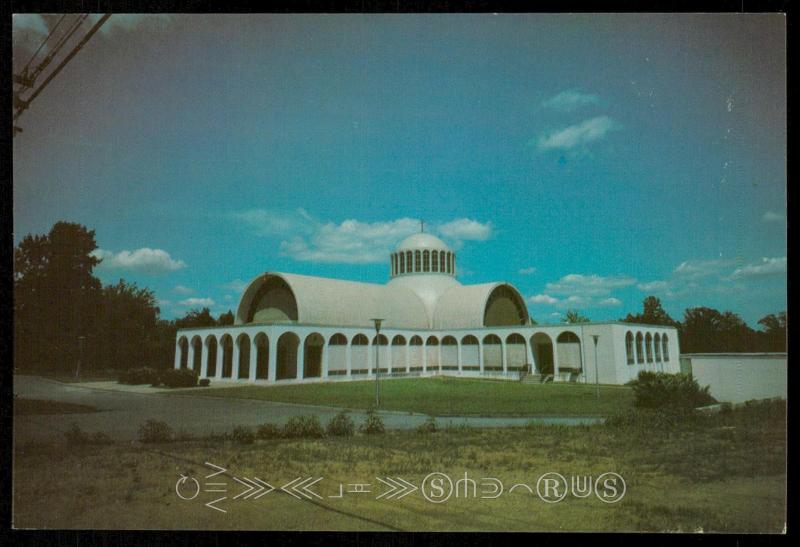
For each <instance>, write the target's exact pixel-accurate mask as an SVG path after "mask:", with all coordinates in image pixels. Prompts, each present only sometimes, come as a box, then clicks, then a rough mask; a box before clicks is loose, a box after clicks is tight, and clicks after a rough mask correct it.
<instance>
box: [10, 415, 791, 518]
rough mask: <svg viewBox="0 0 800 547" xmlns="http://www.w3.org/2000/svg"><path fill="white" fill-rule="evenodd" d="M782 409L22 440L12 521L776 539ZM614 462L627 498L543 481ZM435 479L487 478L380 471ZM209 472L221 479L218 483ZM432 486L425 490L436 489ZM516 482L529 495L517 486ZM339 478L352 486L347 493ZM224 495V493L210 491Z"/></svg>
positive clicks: (781, 499) (781, 501)
mask: <svg viewBox="0 0 800 547" xmlns="http://www.w3.org/2000/svg"><path fill="white" fill-rule="evenodd" d="M774 408H775V407H773V410H772V411H768V412H763V411H762V412H756V413H753V412H750V413H748V412H745V411H741V412H740V411H735V412H734V415H732V416H728V417H719V418H717V417H714V418H710V419H704V421H702V422H700V423H694V424H690V425H680V426H677V427H676V426H675V425H674V424H673V425H670V423H669V422H664V423H663V425H661V422H659V421H652V420H648V421H645V422H642V423H637V422H634V423H632V424H628V425H623V426H610V425H596V426H577V427H563V426H561V427H559V426H531V427H527V428H507V429H489V430H470V429H451V430H445V431H438V432H435V433H422V432H413V431H404V432H391V433H387V434H384V435H374V436H363V435H358V436H355V437H350V438H324V439H315V440H311V439H307V440H302V439H295V440H289V439H276V440H261V441H256V442H255V444H247V445H242V444H236V443H234V442H233V441H231V440H213V441H212V440H195V441H186V442H174V443H165V444H158V445H139V444H130V443H116V444H105V445H95V446H75V445H72V446H69V447H67V449H65V447H64V446H63V445H58V444H56V443H51V444H36V445H32V444H29V445H17V446H15V458H14V477H13V478H14V503H13V508H14V526H15V527H22V528H28V527H35V528H62V527H63V528H113V529H117V528H123V529H127V528H148V529H151V528H152V529H246V530H251V529H252V530H437V531H449V530H465V531H466V530H473V531H484V530H486V531H488V530H496V531H506V530H525V531H543V530H572V531H590V530H591V531H645V530H648V531H685V532H692V531H700V530H702V531H706V532H733V531H737V532H771V533H780V532H781V531H782V530H783V529H784V523H785V520H786V505H785V503H786V500H785V488H786V486H785V480H786V475H785V466H786V444H785V431H786V430H785V414H783V415H781V413H780V412H777V413H776V412H774ZM206 462H209V463H213V464H215V465H217V466H220V467H222V468H226V469H227V470H228V472H227V474H219V475H217V476H215V477H212V478H208V479H204V477H206V476H207V475H209V474H211V473H214V472H215V471H216V469H215V468H213V467H211V466H209V465H206ZM609 471H611V472H615V473H618V474H619V475H621V476H622V477H623V478H624V480H625V483H626V488H627V489H626V492H625V495H624V497H623V498H622V499H621V500H620V501H619V502H617V503H613V504H608V503H603V502H602V501H600V500H599V499H598V498H597V497H595V496H594V495H590V496H589V497H587V498H583V499H579V498H577V497H574V496H571V495H570V496H568V497H567V498H565V499H564V500H563V501H561V502H559V503H552V504H550V503H545V502H544V501H542V500H541V499H540V498H539V497H537V495H536V482H537V480H538V479H539V478H540V477H541V476H542V475H544V474H545V473H548V472H558V473H560V474H561V475H563V476H565V477H572V476H586V475H590V476H592V477H593V478H596V477H598V476H599V475H600V474H602V473H605V472H609ZM432 472H439V473H444V474H446V475H447V476H448V477H450V478H451V479H452V480H453V481H457V480H458V479H462V478H464V475H465V473H467V474H468V477H469V478H471V479H474V480H476V482H477V483H478V484H477V494H472V495H470V494H469V493H468V495H467V497H464V496H463V495H462V496H460V497H456V496H452V497H451V498H449V499H448V500H447V501H445V502H442V503H433V502H431V501H429V500H426V498H425V497H423V495H422V494H421V493H420V491H419V490H415V491H410V493H409V494H408V495H404V496H403V497H402V498H399V497H398V496H395V497H390V496H384V497H380V495H381V493H383V492H385V491H386V490H388V487H387V486H386V485H385V484H383V483H381V482H380V481H379V480H378V477H380V478H383V479H384V480H385V479H386V478H387V477H392V478H395V479H398V478H402V479H403V480H405V481H408V483H410V484H412V485H415V486H417V487H419V486H421V485H422V483H423V479H424V478H425V477H426V475H428V474H429V473H432ZM181 474H184V475H185V476H187V477H189V478H197V479H198V481H202V482H201V484H203V485H204V489H205V490H206V491H201V492H199V494H197V497H196V498H194V499H191V500H182V499H180V498H179V497H178V495H177V494H176V482H177V481H178V479H179V477H180V476H181ZM234 476H235V477H237V478H239V479H245V478H249V479H253V478H255V477H257V478H259V479H261V480H263V481H265V482H266V483H268V484H270V485H272V486H275V487H277V488H280V487H281V486H285V485H287V484H291V481H295V482H294V484H295V485H298V484H300V485H302V484H306V485H308V484H309V483H310V481H311V480H314V479H317V478H322V479H321V480H319V481H317V482H315V483H313V484H312V487H311V490H312V491H313V492H315V493H316V494H317V495H318V496H320V497H319V498H317V497H314V496H310V495H309V497H310V498H311V499H305V498H304V497H301V496H296V497H295V496H294V495H290V494H289V493H286V492H283V491H280V490H275V491H272V492H269V493H266V494H263V495H259V496H258V497H257V499H256V497H255V496H253V494H255V493H256V492H261V491H260V490H253V491H252V492H250V494H251V495H249V496H248V495H247V494H248V492H249V490H250V489H251V488H250V487H249V486H247V485H246V484H245V483H244V482H239V481H237V480H236V479H234V478H233V477H234ZM54 477H57V479H56V480H54ZM491 478H494V479H498V480H500V481H502V483H503V485H504V491H503V493H502V495H500V496H498V497H496V498H495V499H488V498H486V497H481V495H482V494H483V493H485V492H487V489H486V484H485V481H486V480H488V479H491ZM305 479H308V480H307V481H306V482H305V483H304V482H303V481H304V480H305ZM212 481H213V482H218V483H220V485H219V486H215V487H213V488H211V486H212V485H211V482H212ZM357 483H362V484H369V485H370V486H369V487H368V489H369V492H365V493H349V491H350V490H352V489H353V488H354V487H353V485H354V484H357ZM223 484H224V486H222V485H223ZM432 484H433V483H429V488H428V490H427V491H428V492H429V493H431V494H434V493H435V488H434V487H431V486H430V485H432ZM515 484H526V485H528V486H529V487H530V488H531V489H532V490H533V492H529V491H527V490H526V489H525V488H523V487H518V488H516V489H515V490H514V491H510V490H511V488H512V487H513V485H515ZM340 485H341V488H342V491H343V495H342V497H335V496H338V495H339V493H340ZM184 486H185V485H184ZM287 488H288V489H289V490H291V487H287ZM215 489H224V490H225V492H221V493H217V492H209V491H207V490H215ZM467 491H468V492H469V489H467ZM184 492H186V490H185V491H184ZM184 497H190V496H188V495H185V496H184ZM220 498H224V499H221V500H220V501H218V502H217V503H216V505H215V506H216V507H219V508H221V509H223V510H225V511H226V512H225V513H223V512H221V511H217V510H215V509H213V508H210V507H206V506H205V505H204V504H206V503H208V502H213V501H214V500H218V499H220ZM234 498H236V499H234ZM248 498H249V499H248ZM376 498H377V499H376Z"/></svg>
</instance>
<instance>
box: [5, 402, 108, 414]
mask: <svg viewBox="0 0 800 547" xmlns="http://www.w3.org/2000/svg"><path fill="white" fill-rule="evenodd" d="M88 412H97V409H96V408H95V407H93V406H89V405H79V404H75V403H64V402H60V401H48V400H46V399H20V398H14V415H16V416H31V415H40V414H85V413H88Z"/></svg>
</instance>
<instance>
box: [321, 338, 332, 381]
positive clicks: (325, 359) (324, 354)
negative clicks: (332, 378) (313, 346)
mask: <svg viewBox="0 0 800 547" xmlns="http://www.w3.org/2000/svg"><path fill="white" fill-rule="evenodd" d="M322 340H323V341H322V377H323V378H327V377H328V348H330V346H329V345H327V344H326V343H325V338H324V337H323V339H322Z"/></svg>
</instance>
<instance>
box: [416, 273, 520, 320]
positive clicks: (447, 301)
mask: <svg viewBox="0 0 800 547" xmlns="http://www.w3.org/2000/svg"><path fill="white" fill-rule="evenodd" d="M500 287H508V288H509V289H511V291H512V292H514V293H515V294H516V295H517V296H518V297H519V299H520V300H521V301H522V303H523V306H524V302H525V301H524V299H523V298H522V296H521V295H520V294H519V291H517V289H516V288H514V286H513V285H509V284H508V283H482V284H480V285H458V286H456V287H453V288H452V289H449V290H448V291H447V292H445V293H444V294H443V295H442V296H441V297H440V298H439V301H438V302H437V304H436V311H435V312H434V314H433V325H432V326H433V328H434V329H461V328H480V327H483V326H484V324H483V321H484V314H485V312H486V304H487V303H488V301H489V297H490V296H491V295H492V292H494V290H495V289H497V288H500ZM524 309H525V310H526V313H527V307H526V308H524ZM525 319H527V317H526V318H525Z"/></svg>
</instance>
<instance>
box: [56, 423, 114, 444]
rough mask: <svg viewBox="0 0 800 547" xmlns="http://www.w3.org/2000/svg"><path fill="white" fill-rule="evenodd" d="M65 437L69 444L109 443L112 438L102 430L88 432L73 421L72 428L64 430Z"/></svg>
mask: <svg viewBox="0 0 800 547" xmlns="http://www.w3.org/2000/svg"><path fill="white" fill-rule="evenodd" d="M64 437H65V439H66V440H67V444H71V445H87V444H108V443H110V442H111V439H110V438H109V436H108V435H106V434H105V433H102V432H100V431H98V432H96V433H87V432H85V431H83V430H82V429H81V428H80V427H78V424H76V423H73V424H72V425H71V426H70V428H69V429H68V430H66V431H65V432H64Z"/></svg>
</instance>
